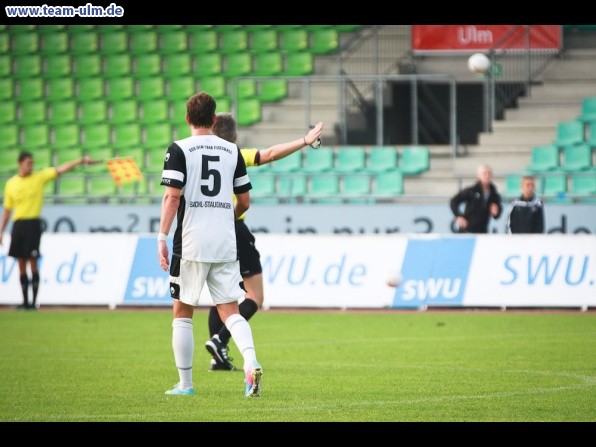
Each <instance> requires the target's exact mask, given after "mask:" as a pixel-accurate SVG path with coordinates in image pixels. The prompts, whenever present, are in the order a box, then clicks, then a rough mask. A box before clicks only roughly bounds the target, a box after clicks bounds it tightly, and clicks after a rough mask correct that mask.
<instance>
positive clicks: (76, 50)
mask: <svg viewBox="0 0 596 447" xmlns="http://www.w3.org/2000/svg"><path fill="white" fill-rule="evenodd" d="M98 50H99V42H98V38H97V34H96V33H95V32H94V31H85V32H80V33H75V34H72V33H71V35H70V53H71V54H91V53H96V52H97V51H98Z"/></svg>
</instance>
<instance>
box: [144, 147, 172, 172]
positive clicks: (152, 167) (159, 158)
mask: <svg viewBox="0 0 596 447" xmlns="http://www.w3.org/2000/svg"><path fill="white" fill-rule="evenodd" d="M166 150H167V147H152V148H151V149H149V150H148V151H147V165H146V169H147V172H148V173H150V174H161V172H162V171H163V162H164V157H165V155H166Z"/></svg>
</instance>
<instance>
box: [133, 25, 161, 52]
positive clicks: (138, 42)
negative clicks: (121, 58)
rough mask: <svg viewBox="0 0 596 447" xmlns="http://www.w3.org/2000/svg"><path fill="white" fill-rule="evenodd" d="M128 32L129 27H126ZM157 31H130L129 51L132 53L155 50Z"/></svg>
mask: <svg viewBox="0 0 596 447" xmlns="http://www.w3.org/2000/svg"><path fill="white" fill-rule="evenodd" d="M127 30H128V31H129V33H130V27H128V28H127ZM157 42H158V37H157V33H156V32H155V31H153V30H145V31H139V32H132V33H130V41H129V45H130V46H129V52H130V54H133V55H138V54H147V53H155V52H157Z"/></svg>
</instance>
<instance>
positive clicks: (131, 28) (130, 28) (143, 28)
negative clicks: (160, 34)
mask: <svg viewBox="0 0 596 447" xmlns="http://www.w3.org/2000/svg"><path fill="white" fill-rule="evenodd" d="M155 30H156V28H155V25H126V31H127V32H129V33H130V34H131V35H132V34H136V33H146V32H147V31H155Z"/></svg>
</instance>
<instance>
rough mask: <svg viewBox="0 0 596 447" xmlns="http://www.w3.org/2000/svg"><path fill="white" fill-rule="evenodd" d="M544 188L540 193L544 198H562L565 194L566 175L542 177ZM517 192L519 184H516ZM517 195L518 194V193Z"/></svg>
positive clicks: (558, 174)
mask: <svg viewBox="0 0 596 447" xmlns="http://www.w3.org/2000/svg"><path fill="white" fill-rule="evenodd" d="M543 179H544V180H543V181H544V187H543V189H542V193H543V194H544V195H545V196H562V195H565V194H566V193H567V175H566V174H563V173H557V174H545V175H543ZM517 188H518V191H519V184H518V187H517ZM518 195H519V192H518Z"/></svg>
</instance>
